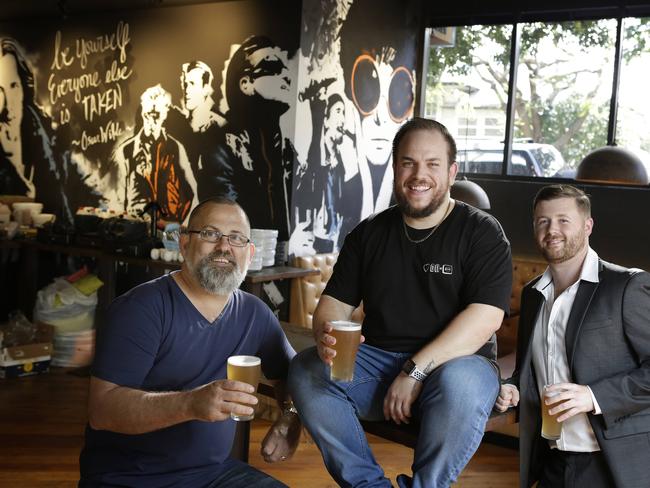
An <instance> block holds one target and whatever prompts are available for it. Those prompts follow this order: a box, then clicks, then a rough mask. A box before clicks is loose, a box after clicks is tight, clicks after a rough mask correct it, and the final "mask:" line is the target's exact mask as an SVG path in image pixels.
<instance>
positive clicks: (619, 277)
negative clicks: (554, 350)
mask: <svg viewBox="0 0 650 488" xmlns="http://www.w3.org/2000/svg"><path fill="white" fill-rule="evenodd" d="M538 280H539V277H538V278H536V279H534V280H533V281H531V282H530V283H528V285H526V287H525V288H524V290H523V291H522V297H521V315H520V319H519V330H518V338H517V365H516V368H515V372H514V374H513V377H512V378H511V379H510V380H508V382H511V383H514V384H516V385H518V387H519V392H520V401H519V445H520V486H521V487H529V486H531V485H532V484H533V483H534V482H535V481H537V480H538V479H539V476H540V474H541V470H542V467H543V461H544V458H545V457H546V454H547V451H548V450H549V447H548V441H546V440H544V439H542V437H541V435H540V432H541V416H540V398H539V393H538V391H537V385H536V382H535V371H534V368H533V366H532V358H531V342H532V337H533V330H534V327H535V324H536V322H537V315H538V314H539V313H540V311H541V306H542V304H543V296H542V294H541V293H540V292H538V291H537V290H535V289H534V288H533V285H534V284H535V283H536V282H537V281H538ZM599 280H600V281H599V283H590V282H587V281H583V282H581V283H580V285H579V288H578V292H577V294H576V297H575V301H574V303H573V308H572V309H571V313H570V315H569V320H568V323H567V330H566V341H565V345H566V351H567V358H568V361H569V368H570V372H571V379H572V381H573V382H574V383H577V384H581V385H588V386H589V387H590V388H591V390H592V391H593V393H594V396H595V397H596V400H597V401H598V404H599V405H600V408H601V410H602V415H592V414H587V415H588V417H589V422H590V423H591V426H592V427H593V429H594V433H595V434H596V438H597V440H598V444H599V445H600V448H601V449H602V451H603V454H604V457H605V459H606V461H607V464H608V465H609V468H610V470H611V472H612V474H613V476H614V480H615V481H616V486H617V487H630V488H636V487H642V486H643V487H650V274H648V273H646V272H644V271H641V270H638V269H626V268H622V267H620V266H616V265H614V264H610V263H607V262H605V261H602V260H601V261H600V262H599Z"/></svg>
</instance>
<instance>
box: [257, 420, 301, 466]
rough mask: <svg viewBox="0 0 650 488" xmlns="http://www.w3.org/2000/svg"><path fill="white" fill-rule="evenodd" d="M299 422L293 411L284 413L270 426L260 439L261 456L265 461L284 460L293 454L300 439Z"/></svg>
mask: <svg viewBox="0 0 650 488" xmlns="http://www.w3.org/2000/svg"><path fill="white" fill-rule="evenodd" d="M300 429H301V424H300V420H299V418H298V416H297V415H296V414H295V413H284V414H282V415H281V416H280V418H279V419H278V420H276V421H275V423H274V424H273V425H272V426H271V428H270V429H269V431H268V433H267V434H266V437H264V440H263V441H262V457H263V458H264V461H266V462H267V463H275V462H277V461H285V460H287V459H289V458H290V457H291V456H293V453H294V452H295V451H296V447H298V441H299V440H300Z"/></svg>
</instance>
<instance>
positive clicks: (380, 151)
mask: <svg viewBox="0 0 650 488" xmlns="http://www.w3.org/2000/svg"><path fill="white" fill-rule="evenodd" d="M392 52H393V51H392V50H391V49H390V48H385V49H382V53H383V54H382V55H381V56H376V57H372V56H370V55H369V54H362V55H360V56H359V57H358V58H357V59H356V61H355V63H354V66H353V68H352V75H351V80H350V87H351V92H352V101H353V102H354V105H355V107H356V108H357V110H358V111H359V115H360V117H361V131H362V136H363V143H364V145H365V153H366V157H367V158H368V161H369V162H370V163H371V164H374V165H383V164H386V163H387V162H388V160H389V158H390V155H391V149H392V142H393V136H394V135H395V133H396V132H397V129H399V127H400V125H402V123H403V122H404V121H405V120H406V119H407V118H408V117H409V116H410V114H411V113H412V111H413V100H414V98H413V90H414V82H413V77H412V75H411V73H410V71H409V70H408V69H407V68H405V67H404V66H398V67H393V66H392V65H391V64H390V59H391V58H392V55H391V53H392Z"/></svg>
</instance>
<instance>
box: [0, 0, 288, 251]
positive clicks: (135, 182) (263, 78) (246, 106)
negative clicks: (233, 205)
mask: <svg viewBox="0 0 650 488" xmlns="http://www.w3.org/2000/svg"><path fill="white" fill-rule="evenodd" d="M299 19H300V3H299V2H280V1H276V2H267V1H265V2H259V1H258V2H253V1H251V2H230V3H226V4H212V5H197V6H191V7H182V8H165V9H155V10H149V11H146V12H138V11H131V12H127V13H124V14H121V15H120V16H119V17H115V18H112V19H111V18H110V15H107V16H102V18H101V19H100V20H97V19H96V18H92V19H88V18H81V17H80V18H76V19H67V20H61V22H60V23H61V25H60V26H56V25H52V24H53V23H52V22H51V21H48V22H42V23H41V24H40V25H33V23H31V22H30V23H29V25H28V24H27V23H25V24H24V25H22V26H20V25H17V24H16V23H12V24H11V25H6V26H0V37H1V38H2V39H1V40H0V50H1V51H0V144H1V149H2V151H0V156H1V157H0V194H19V195H27V196H30V197H33V198H35V199H36V200H37V201H41V202H43V203H44V204H45V207H46V209H48V210H50V211H53V212H55V213H57V214H58V216H59V220H63V221H71V220H72V216H73V214H74V212H75V211H76V209H77V208H78V207H79V206H83V205H92V206H103V207H105V208H107V209H111V210H115V211H117V212H120V211H128V212H131V213H138V212H139V211H141V210H142V209H143V208H144V206H145V205H146V204H147V203H149V202H151V201H156V202H157V203H158V204H159V206H160V209H161V212H163V213H164V215H165V217H164V218H165V219H166V220H170V221H183V220H184V219H185V218H186V217H187V215H188V212H189V210H190V209H191V207H192V206H193V205H195V204H196V203H198V201H200V200H202V199H204V198H207V197H210V196H214V195H216V194H225V195H229V196H231V197H233V198H236V199H237V200H238V201H239V202H240V203H241V204H242V206H243V207H244V208H245V209H246V210H247V212H248V213H249V216H250V218H251V221H252V223H253V225H254V226H256V227H263V228H276V229H280V230H281V234H282V235H283V237H284V239H285V240H286V239H287V238H288V235H289V218H288V208H289V201H290V191H291V174H292V169H293V166H294V160H295V151H294V150H293V149H292V144H291V143H290V142H289V139H288V137H286V135H285V134H287V133H291V132H293V119H294V115H293V112H292V110H291V109H292V106H293V105H294V104H293V100H294V99H295V97H296V94H295V80H294V79H295V76H296V67H295V59H296V52H297V48H298V38H299V29H300V21H299ZM35 23H36V24H38V21H35ZM217 27H218V28H217ZM35 33H38V34H37V35H36V34H35Z"/></svg>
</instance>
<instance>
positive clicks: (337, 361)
mask: <svg viewBox="0 0 650 488" xmlns="http://www.w3.org/2000/svg"><path fill="white" fill-rule="evenodd" d="M331 324H332V330H331V332H330V333H329V334H330V335H331V336H333V337H335V338H336V344H334V345H333V346H330V347H331V348H332V349H334V350H335V351H336V356H334V358H333V359H332V369H331V371H330V379H332V380H336V381H352V379H353V377H354V360H355V358H356V356H357V349H359V340H360V337H361V324H358V323H356V322H349V321H347V320H334V321H332V322H331Z"/></svg>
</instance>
